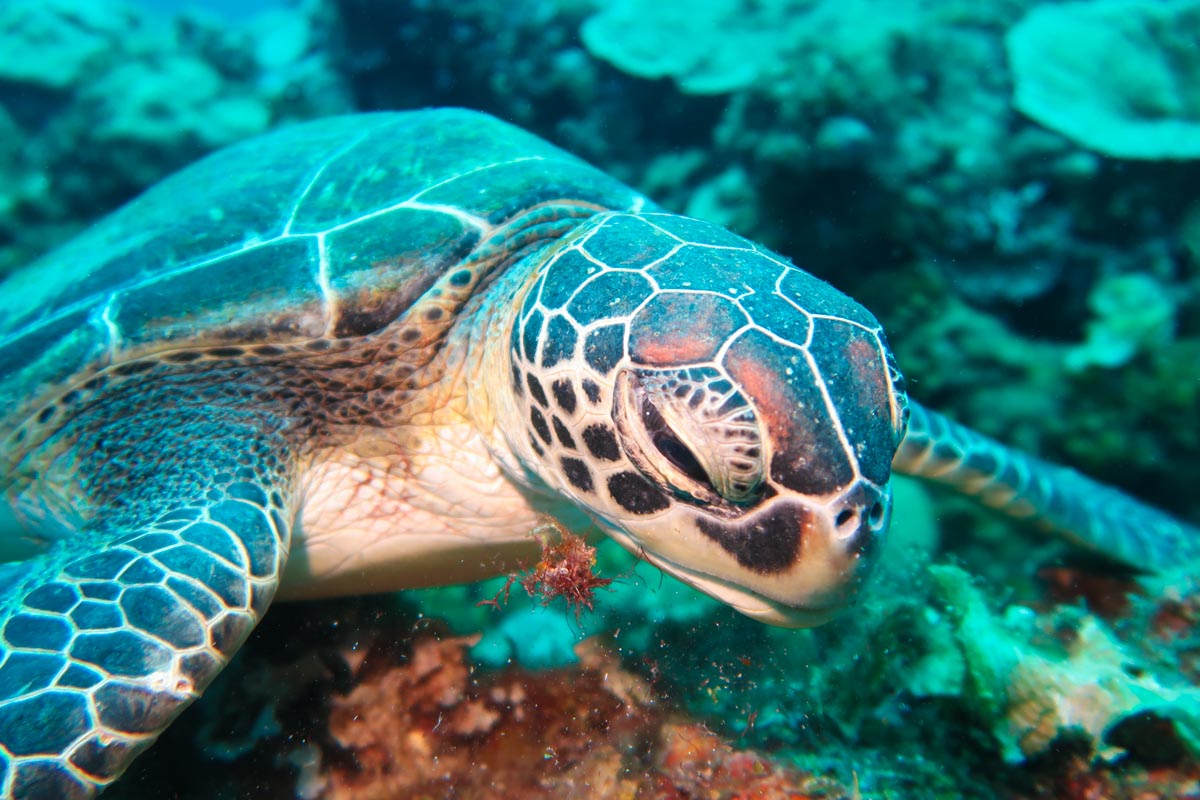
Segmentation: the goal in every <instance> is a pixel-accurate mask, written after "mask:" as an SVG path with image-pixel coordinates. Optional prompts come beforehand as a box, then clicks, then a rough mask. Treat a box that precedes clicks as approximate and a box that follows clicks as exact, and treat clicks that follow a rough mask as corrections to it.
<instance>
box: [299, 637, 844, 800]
mask: <svg viewBox="0 0 1200 800" xmlns="http://www.w3.org/2000/svg"><path fill="white" fill-rule="evenodd" d="M472 641H473V640H472V639H469V638H466V639H464V638H449V639H442V640H439V639H437V638H434V637H429V636H426V637H422V638H419V639H417V640H416V642H415V643H414V645H413V651H412V656H411V658H410V659H409V661H408V662H407V663H405V664H399V665H395V666H391V667H389V668H387V669H384V670H382V671H377V672H375V673H374V674H368V675H365V676H363V677H362V679H361V680H358V681H357V682H356V685H355V686H354V688H353V689H352V690H351V691H350V692H349V693H347V694H345V695H344V696H333V697H331V698H330V700H329V702H330V705H331V711H330V716H329V733H330V734H331V736H332V738H333V740H334V741H335V742H336V743H337V745H338V747H339V748H341V749H342V751H343V753H342V754H343V755H344V756H349V758H344V757H343V758H329V759H327V763H326V766H325V768H324V769H323V771H322V776H321V780H322V781H323V783H324V787H323V791H322V793H321V795H320V796H321V797H325V798H329V799H330V800H337V799H339V798H356V800H373V799H375V798H379V799H380V800H382V799H383V798H396V797H406V798H424V797H429V798H435V797H437V798H440V797H455V798H466V799H467V800H471V799H473V798H478V799H479V800H484V799H490V798H543V797H544V798H562V797H589V798H600V799H605V798H612V799H613V800H684V798H689V799H691V800H699V798H712V800H743V799H744V800H749V799H750V798H758V799H759V800H775V799H776V798H778V799H779V800H805V799H806V798H814V799H816V798H821V799H822V800H837V799H838V798H848V797H850V796H851V793H850V792H849V791H847V790H846V789H845V788H844V787H841V786H839V785H837V784H835V783H833V782H832V781H829V780H826V779H822V778H817V777H814V776H811V775H807V774H804V773H801V772H799V771H797V770H794V769H790V768H785V767H782V766H779V765H776V764H774V763H772V762H771V761H770V760H769V759H767V758H766V757H764V756H761V755H759V754H757V753H754V752H752V751H748V750H738V749H736V748H734V747H733V746H732V745H730V744H729V743H727V742H726V741H724V740H723V739H721V738H720V737H719V736H717V735H716V734H714V733H712V732H711V731H709V730H707V729H706V728H705V727H704V726H703V725H701V724H699V723H697V722H694V721H690V720H687V719H684V718H683V717H681V716H679V715H678V714H675V713H673V712H670V711H668V710H666V709H663V708H661V707H660V705H659V704H658V703H657V702H656V701H655V700H654V696H653V693H652V691H651V687H650V686H649V685H648V684H647V683H646V682H645V681H644V679H642V678H641V677H639V676H637V675H634V674H633V673H630V672H626V671H625V670H623V669H622V668H621V667H620V665H619V663H618V662H617V660H616V659H615V657H611V656H609V655H607V653H606V652H605V651H604V649H603V648H601V647H600V646H599V645H597V644H596V643H594V642H586V643H584V644H583V645H582V646H581V648H580V657H581V664H580V666H578V667H574V668H570V669H560V670H553V671H547V672H528V671H523V670H516V669H514V670H508V671H506V672H502V673H497V674H494V675H489V676H487V677H486V678H483V679H476V678H475V677H474V676H472V675H471V671H470V669H469V667H468V666H467V662H466V648H467V647H468V646H469V645H470V644H471V643H472Z"/></svg>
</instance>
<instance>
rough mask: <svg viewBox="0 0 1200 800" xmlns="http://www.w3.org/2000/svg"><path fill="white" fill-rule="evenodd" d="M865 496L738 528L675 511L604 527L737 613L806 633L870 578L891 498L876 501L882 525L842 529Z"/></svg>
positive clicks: (778, 512)
mask: <svg viewBox="0 0 1200 800" xmlns="http://www.w3.org/2000/svg"><path fill="white" fill-rule="evenodd" d="M861 493H862V491H861V490H858V491H850V492H848V493H847V494H846V496H845V497H843V498H841V499H840V500H838V501H834V502H832V503H830V504H828V505H816V504H810V503H807V502H802V501H800V500H799V498H789V499H783V500H777V501H776V502H774V503H770V504H767V505H766V507H765V508H762V509H760V510H759V511H758V512H757V513H754V514H751V515H748V517H747V518H745V519H743V520H741V521H737V522H734V521H730V522H729V523H722V522H716V521H715V520H712V519H711V518H710V517H709V515H707V514H704V513H697V512H696V511H695V509H685V508H681V507H676V508H675V509H673V510H672V511H667V512H665V513H663V514H661V515H660V516H659V517H658V518H657V519H655V520H653V521H649V520H647V521H646V522H645V523H642V524H634V525H625V526H616V525H614V524H612V523H610V522H607V521H605V522H604V523H603V527H604V528H605V530H606V532H607V533H608V534H609V535H610V536H612V537H613V538H614V539H615V540H616V541H617V542H618V543H620V544H621V545H622V546H623V547H624V548H625V549H627V550H629V551H630V552H632V553H634V554H636V555H638V556H640V557H642V558H645V559H646V560H647V561H649V562H650V563H651V564H654V565H655V566H656V567H658V568H659V569H662V570H663V571H665V572H667V573H669V574H670V575H672V576H673V577H675V578H677V579H679V580H681V581H683V582H684V583H686V584H688V585H689V586H692V587H693V588H695V589H698V590H699V591H702V592H704V593H705V594H707V595H709V596H710V597H713V598H714V599H716V600H720V601H721V602H722V603H725V604H726V605H729V606H731V607H732V608H734V609H735V610H737V611H738V612H739V613H742V614H744V615H746V616H748V617H751V618H753V619H756V620H758V621H760V622H764V623H767V624H770V625H776V626H779V627H786V628H807V627H813V626H816V625H820V624H822V623H824V622H827V621H829V620H830V619H831V618H832V617H834V616H835V615H836V614H837V613H838V612H839V611H841V610H843V609H845V608H848V607H849V606H850V605H852V604H853V602H854V601H855V599H856V598H857V596H858V593H859V590H860V588H861V587H862V585H863V583H864V582H865V581H866V579H867V577H868V576H869V575H870V573H871V571H872V567H873V566H874V562H875V559H876V554H877V551H878V546H877V545H878V541H879V539H880V537H881V536H882V535H883V532H884V531H885V530H886V527H887V521H888V520H887V517H888V516H890V514H889V513H888V512H889V511H890V505H891V497H890V493H888V492H886V491H884V492H878V494H877V495H876V494H872V496H871V500H872V502H875V501H876V498H877V499H878V502H879V504H880V505H881V507H883V508H884V509H885V510H884V512H883V516H882V517H877V516H876V517H872V518H869V519H863V520H861V523H859V524H855V525H853V526H852V527H848V526H847V525H846V524H844V523H843V524H842V525H839V524H838V523H837V520H838V519H839V517H840V516H841V514H840V510H844V509H845V508H846V507H847V506H848V505H851V504H853V503H855V502H856V501H861V500H862V498H861V497H859V496H858V495H859V494H861ZM718 527H723V528H726V530H725V531H724V532H721V531H719V530H718ZM747 537H750V538H757V539H758V543H757V545H756V546H751V547H750V548H747V549H730V548H731V545H732V544H733V543H734V542H742V543H744V542H746V541H747Z"/></svg>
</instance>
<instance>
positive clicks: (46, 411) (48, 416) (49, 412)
mask: <svg viewBox="0 0 1200 800" xmlns="http://www.w3.org/2000/svg"><path fill="white" fill-rule="evenodd" d="M55 410H56V409H55V408H54V406H46V407H45V408H43V409H42V410H41V411H39V412H38V415H37V421H38V423H39V424H41V425H45V424H46V423H47V422H49V421H50V420H52V419H54V412H55Z"/></svg>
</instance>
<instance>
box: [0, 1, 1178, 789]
mask: <svg viewBox="0 0 1200 800" xmlns="http://www.w3.org/2000/svg"><path fill="white" fill-rule="evenodd" d="M439 105H461V106H469V107H472V108H477V109H481V110H484V111H488V112H491V113H493V114H496V115H497V116H499V117H501V118H503V119H506V120H509V121H511V122H514V123H516V124H519V125H521V126H523V127H525V128H528V129H529V130H531V131H533V132H534V133H537V134H539V135H541V136H543V137H545V138H547V139H549V140H550V141H552V142H554V143H556V144H558V145H560V146H562V147H564V148H565V149H567V150H569V151H571V152H574V153H576V154H578V155H580V156H582V157H584V158H586V159H587V160H589V161H591V162H592V163H594V164H596V165H597V166H599V167H601V168H602V169H604V170H607V171H609V172H611V173H612V174H614V175H616V176H617V177H619V178H620V179H622V180H624V181H626V182H627V183H629V184H631V185H633V186H635V187H636V188H638V189H640V190H642V191H644V192H646V193H647V194H649V195H651V196H652V197H654V198H655V199H656V200H658V201H660V202H661V203H662V204H663V205H665V206H666V207H668V208H670V209H672V210H675V211H679V212H682V213H686V214H689V215H692V216H697V217H702V218H705V219H708V220H712V221H714V222H717V223H720V224H722V225H724V226H726V227H729V228H731V229H732V230H735V231H737V232H738V233H741V234H743V235H746V236H749V237H750V238H753V239H755V240H758V241H760V242H762V243H764V244H766V245H768V246H769V247H772V248H774V249H776V250H778V251H780V252H782V253H784V254H786V255H788V256H789V257H791V258H792V259H793V260H794V261H795V262H796V263H797V264H799V265H800V266H802V267H804V268H805V269H807V270H809V271H811V272H813V273H814V274H816V275H818V276H819V277H821V278H823V279H825V280H827V281H829V282H831V283H832V284H834V285H835V286H837V287H838V288H840V289H842V290H843V291H845V292H847V293H848V294H850V295H852V296H853V297H855V298H857V299H858V300H859V301H861V302H862V303H864V304H865V305H866V306H867V307H869V308H870V309H871V310H872V311H873V312H874V313H875V314H876V315H877V316H878V317H879V318H880V320H881V321H882V322H883V324H884V326H885V328H886V329H887V331H888V335H889V340H890V343H891V345H892V348H893V350H894V352H895V354H896V357H897V360H898V361H899V363H900V365H901V369H902V370H903V371H904V373H905V376H906V378H907V380H908V385H909V389H910V392H911V393H912V395H913V396H914V397H916V398H917V399H919V400H920V401H921V402H922V403H924V404H927V405H929V406H931V407H933V408H936V409H938V410H940V411H942V412H945V413H947V414H949V415H951V416H953V417H955V418H957V419H959V420H961V421H963V422H966V423H968V424H970V425H971V426H973V427H974V428H976V429H978V430H980V431H981V432H983V433H986V434H988V435H991V436H994V437H995V438H998V439H1000V440H1002V441H1004V442H1006V443H1008V444H1012V445H1015V446H1018V447H1021V448H1023V449H1026V450H1029V451H1031V452H1034V453H1037V454H1039V455H1040V456H1042V457H1045V458H1048V459H1051V460H1055V461H1059V462H1062V463H1066V464H1070V465H1071V466H1074V467H1076V468H1078V469H1080V470H1082V471H1084V472H1086V473H1088V474H1090V475H1092V476H1093V477H1096V478H1099V479H1101V480H1103V481H1106V482H1108V483H1111V484H1114V485H1116V486H1119V487H1121V488H1122V489H1125V490H1126V491H1128V492H1130V493H1132V494H1134V495H1136V496H1138V497H1140V498H1142V499H1145V500H1147V501H1150V502H1152V503H1154V504H1156V505H1158V506H1160V507H1162V508H1165V509H1167V510H1169V511H1171V512H1173V513H1175V514H1177V515H1178V516H1180V517H1181V518H1184V519H1188V520H1191V521H1192V522H1194V523H1200V2H1198V1H1196V0H1091V1H1090V2H1066V3H1059V2H1033V1H1032V0H991V1H990V2H981V1H980V0H696V1H695V2H690V3H672V2H669V1H665V0H608V1H607V2H594V1H593V0H508V1H507V2H504V3H495V2H475V1H474V0H408V1H407V2H406V1H402V0H302V1H301V2H295V3H283V2H264V1H261V0H260V2H251V0H242V2H219V3H218V2H211V3H191V4H189V3H184V2H176V1H175V0H172V1H171V2H163V1H161V0H160V2H153V3H152V2H144V3H140V4H135V3H130V4H121V3H117V2H109V0H0V273H3V272H7V271H9V270H11V269H14V268H15V267H17V266H20V265H22V264H24V263H26V262H28V261H30V260H31V259H32V258H33V257H35V256H37V255H39V254H40V253H42V252H44V251H46V250H48V249H49V248H51V247H53V246H55V245H57V244H60V243H62V242H63V241H65V240H66V239H67V238H69V237H70V236H72V235H73V234H74V233H76V232H78V231H80V230H81V229H83V228H84V227H85V226H87V225H88V224H89V223H90V222H92V221H94V220H95V219H96V218H98V217H99V216H101V215H103V214H104V213H106V212H108V211H110V210H112V209H114V208H115V207H117V206H118V205H120V204H121V203H122V202H124V201H126V200H128V199H130V198H131V197H133V196H134V195H136V194H137V193H138V192H139V191H141V190H142V189H144V188H146V187H147V186H149V185H150V184H152V183H153V182H155V181H156V180H158V179H159V178H161V177H163V176H165V175H167V174H168V173H170V172H172V171H174V170H176V169H178V168H180V167H182V166H184V165H185V164H187V163H189V162H191V161H193V160H195V159H196V158H197V157H199V156H201V155H203V154H204V153H207V152H209V151H211V150H213V149H216V148H219V147H221V146H223V145H226V144H229V143H231V142H234V141H237V140H240V139H242V138H245V137H248V136H252V135H255V134H257V133H261V132H263V131H265V130H268V129H271V128H274V127H277V126H281V125H286V124H288V123H291V122H295V121H298V120H302V119H309V118H314V117H320V116H325V115H330V114H340V113H347V112H352V111H356V110H373V109H401V108H416V107H423V106H439ZM895 483H896V487H895V488H896V511H895V518H894V522H893V531H892V534H891V537H890V539H889V541H888V543H887V545H886V549H885V552H884V554H883V564H882V566H881V568H880V569H879V570H878V574H877V575H876V577H875V579H874V580H873V582H872V586H871V588H870V589H869V590H868V591H867V592H866V596H865V597H864V599H863V600H862V602H861V603H860V604H859V605H858V606H856V607H855V608H853V609H851V610H850V611H849V612H847V613H845V614H843V615H842V616H841V617H839V618H837V619H836V620H835V621H834V622H832V623H830V624H828V625H826V626H824V627H822V628H818V629H815V630H812V631H786V630H777V629H771V628H767V627H764V626H762V625H760V624H758V623H755V622H752V621H749V620H746V619H743V618H741V617H739V616H738V615H736V614H735V613H734V612H732V611H730V610H728V609H726V608H724V607H723V606H721V605H719V604H718V603H716V602H715V601H711V600H709V599H707V598H705V597H702V596H701V595H699V594H698V593H696V592H694V591H692V590H690V589H688V588H686V587H683V586H681V585H680V584H677V583H676V582H674V581H673V580H672V579H670V578H668V577H665V576H663V575H661V574H660V573H659V572H658V571H657V570H655V569H653V568H648V567H647V566H646V565H644V564H635V563H634V562H633V560H632V559H631V558H630V557H629V556H627V555H625V554H624V553H623V552H621V551H619V549H618V548H616V547H615V546H610V545H605V546H602V547H601V550H600V556H599V559H600V561H599V565H598V567H599V570H600V572H601V574H603V575H604V576H606V577H609V578H614V579H615V581H614V583H613V584H612V585H611V586H610V587H609V589H608V590H606V591H600V592H599V593H598V594H597V596H596V599H595V608H594V609H593V610H592V611H590V612H588V611H585V612H584V613H583V614H582V615H581V616H578V617H577V616H576V614H575V612H574V611H573V610H571V609H568V608H566V607H565V606H563V605H560V604H551V605H549V606H548V607H545V608H543V607H541V606H540V604H539V603H538V601H537V600H535V599H531V598H528V597H526V596H525V593H524V592H523V591H521V590H520V588H519V587H513V591H512V593H511V596H510V598H509V601H508V602H507V603H501V604H499V607H495V606H492V605H487V604H484V605H480V603H481V602H483V601H488V600H491V599H492V598H494V597H496V596H497V594H498V593H499V592H500V591H501V590H502V589H503V587H504V584H505V580H504V579H503V578H501V579H498V581H493V582H489V583H485V584H482V585H478V586H465V587H451V588H446V589H439V590H430V591H421V592H408V593H404V594H402V595H397V596H394V597H384V598H366V599H349V600H344V601H337V602H326V603H307V604H279V605H277V606H275V607H274V608H273V609H272V611H271V613H270V614H269V615H268V617H267V619H266V621H265V622H264V623H263V625H262V626H261V627H260V629H259V631H258V632H257V633H256V634H255V636H254V638H253V639H252V640H251V642H250V644H248V645H247V647H246V648H245V652H244V653H243V654H242V655H241V656H239V658H238V659H237V661H236V662H235V663H234V665H233V666H231V667H230V668H229V669H228V670H227V671H226V673H225V674H224V675H222V677H221V678H220V679H219V680H218V682H217V684H215V685H214V686H213V688H212V689H210V690H209V692H208V693H206V695H205V697H204V698H203V699H202V700H201V701H200V702H199V703H197V704H196V706H195V707H194V708H192V709H191V710H190V711H189V712H187V714H185V715H184V716H183V717H182V718H181V719H180V720H179V721H178V722H177V723H176V724H175V725H173V726H172V728H171V729H170V730H169V732H168V733H167V734H166V735H165V736H164V737H163V739H162V740H161V741H160V743H159V744H158V745H157V746H156V747H155V748H154V749H153V750H151V751H150V752H149V753H147V754H146V755H145V756H143V757H141V758H140V759H139V760H138V761H137V762H136V763H135V765H134V767H133V768H132V769H131V770H130V772H129V773H128V774H127V775H126V776H125V777H124V778H122V779H121V781H119V782H118V784H117V785H115V786H114V787H113V788H112V789H111V790H110V791H109V792H108V793H106V795H105V797H106V798H107V797H114V798H167V797H181V798H212V797H256V798H258V797H298V798H325V797H327V798H344V797H356V798H407V797H431V798H432V797H465V798H467V797H469V798H487V797H553V796H558V797H603V798H735V797H757V798H804V797H811V798H851V797H861V798H943V797H945V798H955V797H970V798H975V797H979V798H991V797H999V798H1057V797H1063V798H1183V797H1200V761H1198V760H1197V757H1198V756H1200V688H1197V681H1198V676H1200V638H1197V636H1198V633H1197V622H1198V620H1200V591H1198V590H1197V587H1196V584H1195V581H1194V578H1193V576H1192V575H1191V574H1189V570H1187V569H1181V570H1180V571H1179V573H1178V574H1168V575H1159V576H1148V577H1142V578H1136V577H1135V576H1130V575H1128V574H1124V573H1121V572H1120V571H1117V570H1115V569H1114V568H1113V567H1112V566H1111V565H1107V564H1103V563H1100V562H1099V561H1098V560H1096V559H1085V558H1083V557H1081V556H1080V555H1079V554H1078V553H1074V552H1072V551H1070V550H1069V549H1068V548H1066V547H1065V546H1064V545H1062V544H1061V543H1059V542H1056V541H1049V540H1045V539H1041V538H1038V537H1037V536H1035V535H1032V534H1030V533H1029V532H1028V531H1025V530H1022V529H1021V528H1020V527H1018V526H1016V525H1014V524H1013V523H1011V522H1008V521H1006V520H1002V519H999V518H997V517H993V516H990V515H988V514H987V513H986V512H983V511H980V510H979V509H977V508H976V507H975V506H973V505H972V504H970V503H969V502H967V501H964V500H961V499H959V498H956V497H952V496H950V495H948V494H943V493H940V492H935V491H933V490H930V489H928V488H926V487H924V486H921V485H917V484H915V483H912V482H910V481H904V480H902V479H899V478H897V479H896V481H895Z"/></svg>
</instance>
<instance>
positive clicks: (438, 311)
mask: <svg viewBox="0 0 1200 800" xmlns="http://www.w3.org/2000/svg"><path fill="white" fill-rule="evenodd" d="M444 313H445V310H444V309H442V308H440V307H438V306H434V307H433V308H427V309H425V313H424V314H422V315H421V316H423V317H424V318H425V319H426V320H428V321H429V322H436V321H437V320H439V319H441V318H442V314H444Z"/></svg>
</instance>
